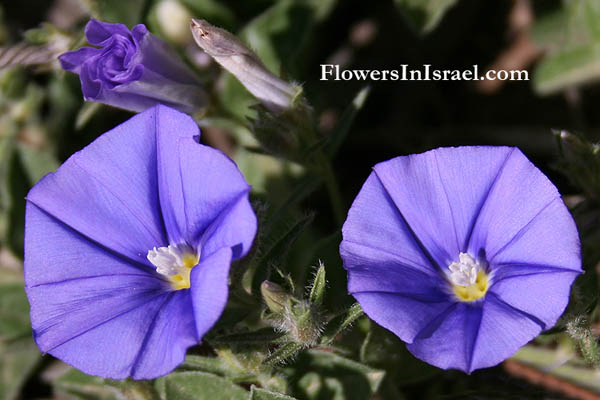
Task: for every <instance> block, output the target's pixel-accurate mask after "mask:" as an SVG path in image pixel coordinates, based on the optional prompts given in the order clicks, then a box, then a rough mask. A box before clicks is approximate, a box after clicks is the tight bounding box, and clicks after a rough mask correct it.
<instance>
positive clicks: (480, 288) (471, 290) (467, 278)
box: [448, 253, 489, 301]
mask: <svg viewBox="0 0 600 400" xmlns="http://www.w3.org/2000/svg"><path fill="white" fill-rule="evenodd" d="M448 269H449V270H450V274H449V279H450V283H451V284H452V291H453V292H454V294H455V295H456V297H457V298H458V300H460V301H475V300H478V299H480V298H482V297H483V296H485V294H486V293H487V290H488V287H489V277H488V275H487V273H486V272H485V269H484V268H483V267H482V266H481V264H480V263H479V262H478V261H477V260H475V259H474V258H473V257H472V256H471V255H470V254H467V253H460V255H459V257H458V261H455V262H453V263H452V264H450V265H449V266H448Z"/></svg>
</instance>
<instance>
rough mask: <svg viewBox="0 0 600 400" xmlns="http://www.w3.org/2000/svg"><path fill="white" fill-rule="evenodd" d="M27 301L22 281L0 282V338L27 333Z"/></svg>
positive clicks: (4, 338) (28, 328) (9, 337)
mask: <svg viewBox="0 0 600 400" xmlns="http://www.w3.org/2000/svg"><path fill="white" fill-rule="evenodd" d="M30 332H31V326H30V324H29V302H28V301H27V296H26V295H25V290H24V288H23V283H0V340H2V341H6V340H12V339H15V338H18V337H21V336H24V335H27V336H28V335H29V333H30Z"/></svg>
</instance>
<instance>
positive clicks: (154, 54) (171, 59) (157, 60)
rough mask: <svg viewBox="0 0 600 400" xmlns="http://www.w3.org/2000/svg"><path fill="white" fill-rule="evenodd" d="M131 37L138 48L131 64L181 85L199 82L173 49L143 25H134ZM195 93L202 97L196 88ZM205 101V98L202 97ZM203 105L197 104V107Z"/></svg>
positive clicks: (200, 91) (201, 92)
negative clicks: (140, 65)
mask: <svg viewBox="0 0 600 400" xmlns="http://www.w3.org/2000/svg"><path fill="white" fill-rule="evenodd" d="M131 35H132V37H133V40H134V43H135V45H136V46H137V48H138V51H137V52H136V54H135V56H134V58H133V59H132V61H131V62H132V63H134V64H143V65H144V66H145V67H146V68H148V69H150V70H152V71H153V72H154V73H156V74H158V75H160V76H162V77H163V79H165V78H166V80H170V81H173V82H179V83H181V84H189V85H198V83H199V81H198V79H197V78H196V75H195V74H194V72H193V71H191V70H190V69H189V68H188V67H187V66H186V65H185V64H184V63H182V62H181V61H180V57H179V56H178V54H177V53H176V52H175V50H174V49H173V47H171V46H169V45H168V44H167V43H165V42H163V41H162V40H160V39H159V38H157V37H156V36H154V35H153V34H151V33H150V32H148V29H147V28H146V27H145V26H144V25H141V24H140V25H136V26H134V27H133V28H132V29H131ZM195 87H196V89H197V90H196V92H199V94H202V95H204V93H203V91H202V90H201V89H199V88H198V87H197V86H195ZM202 100H203V101H206V100H207V99H206V97H202ZM203 104H204V103H198V104H197V105H196V106H197V107H199V106H201V105H203Z"/></svg>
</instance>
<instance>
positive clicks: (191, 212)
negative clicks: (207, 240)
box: [155, 106, 249, 245]
mask: <svg viewBox="0 0 600 400" xmlns="http://www.w3.org/2000/svg"><path fill="white" fill-rule="evenodd" d="M155 110H156V134H157V140H158V163H159V188H160V190H159V192H160V203H161V207H162V212H163V217H164V220H165V225H166V227H167V232H168V233H169V239H170V240H171V241H172V242H175V243H177V242H181V241H188V242H189V243H190V244H191V245H196V244H197V243H198V241H199V240H200V237H201V235H202V233H203V232H204V231H205V229H206V228H207V227H208V226H209V225H210V224H211V223H212V222H213V221H214V220H215V219H216V218H217V217H218V216H219V214H220V213H221V212H222V211H223V210H225V209H226V208H227V207H229V206H231V205H232V204H233V203H234V202H235V201H237V200H238V199H239V198H240V197H241V196H242V195H245V194H246V193H247V192H248V190H249V186H248V184H247V183H246V181H245V180H244V177H243V176H242V174H241V172H240V171H239V170H238V168H237V166H236V165H235V163H234V162H233V161H231V159H229V158H228V157H227V156H226V155H224V154H223V153H221V152H220V151H218V150H215V149H213V148H210V147H207V146H204V145H201V144H200V143H198V141H197V137H198V136H199V134H200V132H199V129H198V126H197V125H196V123H195V122H194V120H192V118H190V117H189V116H187V115H185V114H182V113H180V112H178V111H175V110H173V109H170V108H168V107H164V106H158V107H156V108H155Z"/></svg>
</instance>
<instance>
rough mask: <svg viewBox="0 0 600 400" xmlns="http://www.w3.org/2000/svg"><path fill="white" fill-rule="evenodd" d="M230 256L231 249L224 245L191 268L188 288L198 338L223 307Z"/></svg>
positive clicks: (225, 302)
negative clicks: (190, 294)
mask: <svg viewBox="0 0 600 400" xmlns="http://www.w3.org/2000/svg"><path fill="white" fill-rule="evenodd" d="M231 257H232V252H231V249H230V248H228V247H225V248H222V249H221V250H219V251H217V252H216V253H214V254H213V255H212V256H211V257H208V258H207V259H205V260H203V261H201V262H200V264H198V265H197V266H195V267H194V268H193V269H192V274H191V277H190V280H191V285H190V288H191V289H190V290H191V293H192V303H193V308H194V316H195V320H196V331H197V333H198V338H202V336H204V334H205V333H206V332H208V331H209V330H210V328H212V327H213V326H214V324H215V323H216V322H217V320H218V319H219V317H220V316H221V314H222V313H223V310H224V309H225V304H227V296H228V295H229V287H228V284H229V267H230V266H231Z"/></svg>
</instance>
